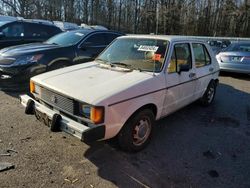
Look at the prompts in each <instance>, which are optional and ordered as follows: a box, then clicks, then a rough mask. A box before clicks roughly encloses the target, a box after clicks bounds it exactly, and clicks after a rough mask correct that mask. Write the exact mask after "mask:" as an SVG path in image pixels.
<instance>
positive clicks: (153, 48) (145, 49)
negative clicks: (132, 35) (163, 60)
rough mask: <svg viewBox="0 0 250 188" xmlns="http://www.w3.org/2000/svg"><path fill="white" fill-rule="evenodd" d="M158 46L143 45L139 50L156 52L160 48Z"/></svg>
mask: <svg viewBox="0 0 250 188" xmlns="http://www.w3.org/2000/svg"><path fill="white" fill-rule="evenodd" d="M158 48H159V47H158V46H146V45H141V46H140V47H139V48H138V51H144V52H156V51H157V50H158Z"/></svg>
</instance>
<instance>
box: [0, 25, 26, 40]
mask: <svg viewBox="0 0 250 188" xmlns="http://www.w3.org/2000/svg"><path fill="white" fill-rule="evenodd" d="M2 32H3V33H4V34H5V36H6V37H23V36H24V27H23V24H21V23H13V24H10V25H8V26H7V27H5V28H4V29H3V30H2Z"/></svg>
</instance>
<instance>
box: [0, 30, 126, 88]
mask: <svg viewBox="0 0 250 188" xmlns="http://www.w3.org/2000/svg"><path fill="white" fill-rule="evenodd" d="M121 35H122V33H119V32H115V31H99V30H98V31H97V30H83V29H82V30H74V31H68V32H64V33H61V34H58V35H56V36H54V37H52V38H50V39H49V40H47V41H46V42H44V43H34V44H25V45H20V46H13V47H9V48H5V49H2V50H0V88H2V89H11V90H13V89H14V90H18V89H19V88H20V87H21V86H28V84H29V79H30V78H31V77H32V76H34V75H37V74H41V73H44V72H46V71H51V70H55V69H58V68H62V67H66V66H70V65H74V64H78V63H84V62H87V61H91V60H93V59H94V58H95V57H96V56H97V55H98V54H99V53H100V52H101V51H102V50H103V49H104V48H105V47H106V46H107V45H108V44H109V43H111V42H112V41H113V40H114V39H115V38H116V37H118V36H121Z"/></svg>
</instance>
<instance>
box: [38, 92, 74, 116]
mask: <svg viewBox="0 0 250 188" xmlns="http://www.w3.org/2000/svg"><path fill="white" fill-rule="evenodd" d="M41 99H42V100H43V101H44V102H46V103H48V104H50V105H52V106H53V107H56V108H59V109H62V110H64V111H66V112H68V113H70V114H74V106H75V105H74V100H73V99H70V98H68V97H65V96H63V95H60V94H57V93H55V92H53V91H50V90H48V89H45V88H41Z"/></svg>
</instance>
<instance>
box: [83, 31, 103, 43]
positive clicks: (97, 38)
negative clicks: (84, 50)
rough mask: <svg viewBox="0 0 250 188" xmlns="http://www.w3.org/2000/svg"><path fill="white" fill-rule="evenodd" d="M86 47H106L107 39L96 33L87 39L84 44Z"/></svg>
mask: <svg viewBox="0 0 250 188" xmlns="http://www.w3.org/2000/svg"><path fill="white" fill-rule="evenodd" d="M84 45H88V46H106V42H105V37H104V35H103V34H102V33H96V34H93V35H91V36H90V37H88V38H87V39H86V41H85V42H84V43H83V46H84Z"/></svg>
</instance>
